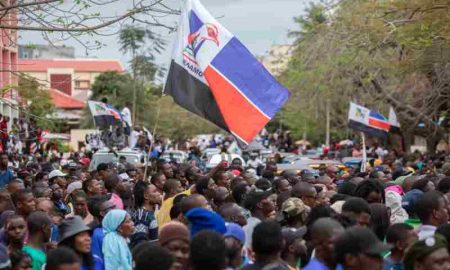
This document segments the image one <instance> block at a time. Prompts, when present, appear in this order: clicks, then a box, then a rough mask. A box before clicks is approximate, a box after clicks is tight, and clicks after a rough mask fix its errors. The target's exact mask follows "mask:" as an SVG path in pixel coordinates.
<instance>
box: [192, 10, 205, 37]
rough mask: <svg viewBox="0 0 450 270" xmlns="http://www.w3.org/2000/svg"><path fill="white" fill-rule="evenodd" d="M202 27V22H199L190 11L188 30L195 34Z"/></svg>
mask: <svg viewBox="0 0 450 270" xmlns="http://www.w3.org/2000/svg"><path fill="white" fill-rule="evenodd" d="M202 25H203V22H202V21H201V20H200V18H199V17H198V16H197V14H195V12H194V11H192V10H191V12H190V16H189V30H190V31H191V33H195V32H197V31H198V29H200V28H201V27H202Z"/></svg>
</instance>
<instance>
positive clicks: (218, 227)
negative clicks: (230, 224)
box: [185, 208, 226, 236]
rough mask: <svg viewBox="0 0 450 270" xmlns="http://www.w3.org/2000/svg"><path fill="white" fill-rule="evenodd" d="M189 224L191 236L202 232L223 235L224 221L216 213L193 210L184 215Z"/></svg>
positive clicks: (224, 229) (205, 210) (202, 209)
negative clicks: (213, 232)
mask: <svg viewBox="0 0 450 270" xmlns="http://www.w3.org/2000/svg"><path fill="white" fill-rule="evenodd" d="M185 217H186V220H187V221H188V224H189V230H190V231H191V235H192V236H194V235H196V234H197V233H198V232H200V231H202V230H214V231H216V232H219V233H221V234H223V233H225V231H226V227H225V220H224V219H223V218H222V217H221V216H220V215H218V214H217V213H216V212H214V211H211V210H208V209H204V208H194V209H191V210H189V212H187V213H186V214H185Z"/></svg>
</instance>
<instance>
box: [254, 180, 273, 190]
mask: <svg viewBox="0 0 450 270" xmlns="http://www.w3.org/2000/svg"><path fill="white" fill-rule="evenodd" d="M255 187H256V188H258V189H260V190H264V191H268V190H272V182H270V180H269V179H268V178H264V177H262V178H260V179H259V180H258V181H256V182H255Z"/></svg>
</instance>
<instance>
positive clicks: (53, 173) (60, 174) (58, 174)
mask: <svg viewBox="0 0 450 270" xmlns="http://www.w3.org/2000/svg"><path fill="white" fill-rule="evenodd" d="M66 175H67V174H64V173H63V172H62V171H60V170H53V171H51V172H50V174H49V175H48V179H52V178H53V177H65V176H66Z"/></svg>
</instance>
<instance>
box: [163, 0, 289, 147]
mask: <svg viewBox="0 0 450 270" xmlns="http://www.w3.org/2000/svg"><path fill="white" fill-rule="evenodd" d="M164 92H165V93H166V94H169V95H171V96H172V97H173V98H174V100H175V102H176V103H178V104H179V105H180V106H182V107H184V108H185V109H187V110H189V111H191V112H193V113H196V114H197V115H199V116H201V117H203V118H206V119H207V120H209V121H211V122H213V123H214V124H216V125H217V126H219V127H221V128H222V129H224V130H226V131H228V132H230V133H232V134H233V135H234V136H235V137H236V138H237V139H238V140H239V142H240V143H241V144H245V145H248V144H249V143H250V142H251V141H252V139H253V138H254V137H255V136H256V135H257V134H258V132H259V131H260V130H261V129H262V128H263V127H264V126H265V125H266V124H267V122H269V120H270V119H271V118H272V117H274V116H275V113H276V112H277V111H278V110H279V109H280V108H281V107H282V106H283V104H284V103H285V102H286V101H287V99H288V97H289V92H288V90H287V89H286V88H284V87H283V86H281V85H280V84H279V83H278V82H277V81H276V80H275V79H274V78H273V77H272V76H271V75H270V74H269V72H268V71H267V70H266V69H265V68H264V67H263V66H262V65H261V63H259V61H258V60H257V59H256V58H255V57H254V56H253V55H252V54H251V53H250V52H249V51H248V50H247V48H246V47H245V46H244V45H243V44H242V43H241V42H240V41H239V40H238V39H237V38H236V37H234V36H233V34H231V33H230V32H229V31H228V30H227V29H225V28H224V27H223V26H222V25H221V24H219V23H218V22H217V21H216V20H215V19H214V18H213V16H211V14H210V13H209V12H208V11H207V10H206V9H205V7H203V5H202V4H201V3H200V2H199V1H198V0H186V6H185V8H184V10H183V12H182V15H181V20H180V24H179V28H178V34H177V38H176V41H175V44H174V48H173V52H172V62H171V65H170V69H169V74H168V78H167V81H166V85H165V89H164Z"/></svg>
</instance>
